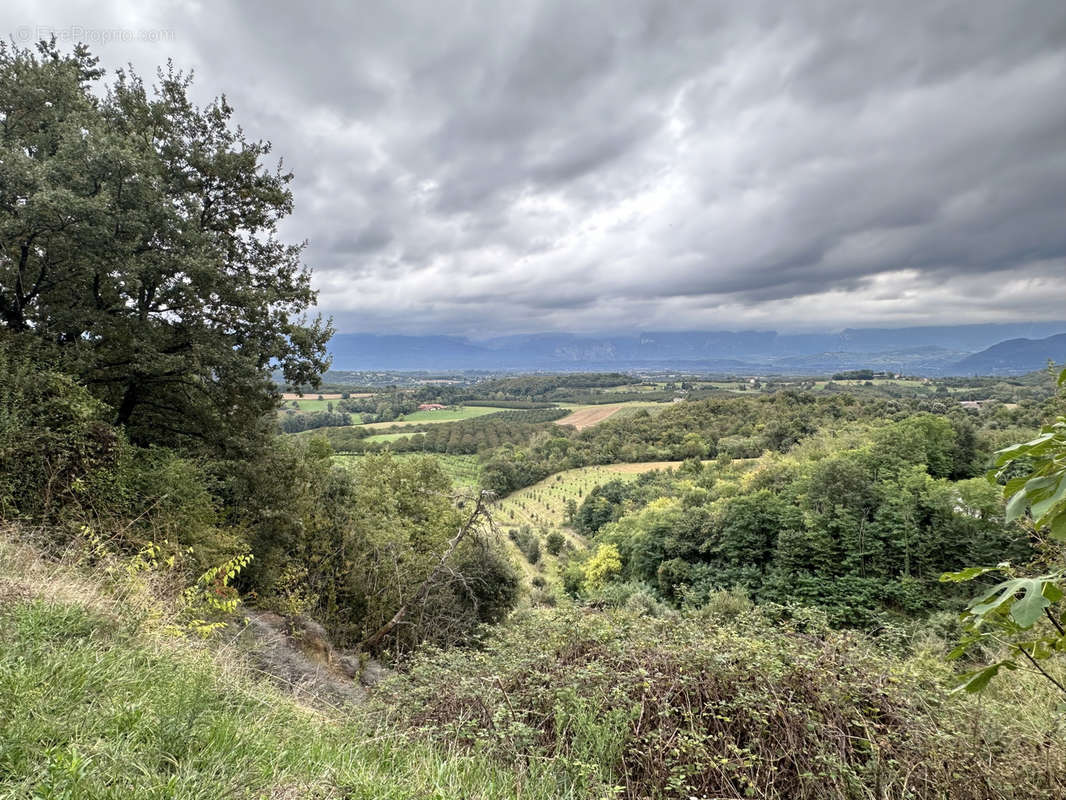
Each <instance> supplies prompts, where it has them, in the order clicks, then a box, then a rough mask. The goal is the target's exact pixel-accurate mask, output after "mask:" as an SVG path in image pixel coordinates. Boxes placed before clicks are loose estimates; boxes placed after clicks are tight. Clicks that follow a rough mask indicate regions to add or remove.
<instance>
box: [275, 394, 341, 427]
mask: <svg viewBox="0 0 1066 800" xmlns="http://www.w3.org/2000/svg"><path fill="white" fill-rule="evenodd" d="M341 402H343V401H341ZM351 424H352V415H351V414H347V413H345V412H343V411H311V412H306V413H303V414H297V413H296V412H295V411H292V410H286V411H283V412H282V414H281V416H280V418H279V419H278V427H279V428H281V431H282V433H300V432H301V431H309V430H314V429H315V428H328V427H330V426H342V425H351Z"/></svg>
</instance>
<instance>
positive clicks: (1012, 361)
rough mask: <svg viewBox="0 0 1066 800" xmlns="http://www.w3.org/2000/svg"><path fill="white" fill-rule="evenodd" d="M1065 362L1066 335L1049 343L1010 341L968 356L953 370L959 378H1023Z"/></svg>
mask: <svg viewBox="0 0 1066 800" xmlns="http://www.w3.org/2000/svg"><path fill="white" fill-rule="evenodd" d="M1049 360H1050V361H1054V362H1055V363H1056V364H1062V363H1063V362H1066V333H1060V334H1058V335H1056V336H1049V337H1047V338H1046V339H1008V340H1007V341H1005V342H999V343H998V344H994V345H992V346H991V347H989V348H987V349H986V350H982V351H981V352H980V353H974V354H973V355H971V356H967V357H966V358H964V359H962V360H961V361H959V362H958V363H956V364H955V365H954V366H953V367H952V368H951V369H952V372H953V373H954V374H956V375H1022V374H1024V373H1026V372H1033V371H1035V370H1039V369H1043V368H1044V367H1046V366H1047V363H1048V361H1049Z"/></svg>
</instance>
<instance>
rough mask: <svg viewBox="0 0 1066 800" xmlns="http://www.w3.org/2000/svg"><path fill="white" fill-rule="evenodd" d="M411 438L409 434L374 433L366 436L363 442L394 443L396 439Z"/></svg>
mask: <svg viewBox="0 0 1066 800" xmlns="http://www.w3.org/2000/svg"><path fill="white" fill-rule="evenodd" d="M408 436H411V434H410V433H375V434H374V435H373V436H367V437H366V438H365V439H363V441H364V442H394V441H396V440H397V439H406V438H407V437H408Z"/></svg>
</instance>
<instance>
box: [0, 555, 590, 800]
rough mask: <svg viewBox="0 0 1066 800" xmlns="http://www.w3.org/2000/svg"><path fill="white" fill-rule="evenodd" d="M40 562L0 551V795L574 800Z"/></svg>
mask: <svg viewBox="0 0 1066 800" xmlns="http://www.w3.org/2000/svg"><path fill="white" fill-rule="evenodd" d="M42 563H43V562H40V561H35V560H34V559H33V558H32V557H27V555H26V553H25V551H24V550H21V549H19V548H14V547H12V546H11V545H10V544H8V543H6V542H5V543H0V797H2V798H5V799H6V798H26V800H30V798H55V799H56V800H59V799H60V798H63V799H64V800H101V799H103V798H114V799H115V800H119V798H122V799H123V800H125V799H126V798H183V799H184V798H188V799H189V800H192V799H193V798H196V800H201V799H202V798H223V797H225V798H279V799H280V798H293V799H294V800H295V798H341V797H344V798H366V799H367V800H370V798H375V800H377V799H378V798H395V799H396V800H400V798H403V799H404V800H407V799H408V798H413V797H427V798H429V797H432V798H456V799H458V798H486V799H487V798H517V797H523V798H534V799H535V798H545V799H547V798H554V797H568V796H569V797H576V795H575V794H573V791H574V790H573V787H572V786H568V785H567V782H566V781H565V779H562V778H560V777H559V776H556V775H555V774H553V772H552V770H551V766H550V765H538V764H532V765H529V766H528V767H527V768H524V769H523V770H518V771H516V770H514V769H512V768H510V767H509V766H508V765H506V764H503V763H501V762H499V761H496V760H493V759H492V758H490V757H488V756H480V755H477V754H471V753H468V752H455V751H454V750H450V749H449V748H448V747H446V746H441V745H436V744H431V743H427V742H424V741H414V740H410V739H408V738H407V736H406V735H405V734H403V733H396V732H391V733H390V732H381V731H378V732H377V733H375V734H373V735H371V734H369V733H368V731H367V729H366V727H365V726H363V725H362V724H360V723H357V722H355V721H353V720H351V719H350V718H345V717H343V716H340V715H333V714H325V713H323V712H321V711H316V710H312V709H309V708H307V707H304V706H301V705H299V704H297V703H296V702H294V701H293V700H292V699H291V698H289V697H287V696H285V695H282V694H280V693H279V692H278V691H276V690H275V689H273V688H272V687H271V686H269V685H268V684H266V683H265V682H263V681H260V680H258V679H257V678H256V676H255V675H254V674H252V673H251V672H250V671H249V669H248V668H246V667H245V666H243V663H242V661H241V659H240V658H239V656H238V654H237V653H236V652H234V651H233V650H232V649H229V648H225V647H222V648H219V647H218V643H215V644H214V645H212V646H204V645H197V644H196V643H194V642H190V641H187V640H184V639H174V638H172V637H166V636H163V635H162V634H160V633H159V632H158V631H159V630H161V628H160V626H159V625H158V624H155V623H157V622H158V617H159V616H160V615H162V614H165V609H163V608H160V607H155V608H154V609H152V608H148V607H147V606H145V605H141V604H140V603H139V602H138V601H137V597H139V596H140V593H139V592H137V591H133V592H126V593H123V594H119V595H112V594H109V593H103V592H100V591H99V587H98V586H97V585H95V584H94V583H93V582H89V581H85V580H83V579H81V578H80V577H79V576H78V575H77V573H76V571H72V570H68V569H60V568H54V569H48V568H47V567H43V566H42ZM153 620H154V621H155V622H153Z"/></svg>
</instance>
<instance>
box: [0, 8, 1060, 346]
mask: <svg viewBox="0 0 1066 800" xmlns="http://www.w3.org/2000/svg"><path fill="white" fill-rule="evenodd" d="M0 22H2V23H4V27H6V28H7V29H9V30H12V31H13V30H15V29H16V28H18V27H19V26H21V25H24V24H53V25H63V24H79V25H82V26H85V27H89V26H92V25H96V26H98V27H100V28H105V27H110V28H163V29H171V30H173V31H174V37H173V40H172V41H170V42H164V43H163V44H159V43H156V44H151V45H148V44H144V43H136V42H134V43H122V42H114V43H111V44H108V45H102V46H101V47H100V48H98V50H99V54H100V55H101V57H102V59H103V62H104V64H105V65H106V66H108V67H116V66H119V65H121V64H124V63H125V62H127V61H132V62H133V63H134V66H135V67H136V68H137V69H138V70H139V71H140V72H141V73H142V74H147V75H151V73H152V71H153V70H154V68H155V66H156V65H157V64H160V63H163V62H164V61H165V60H166V58H167V57H170V56H173V57H174V59H175V62H176V63H177V64H178V65H179V66H181V67H193V68H195V69H196V72H197V83H196V91H197V92H199V93H200V95H199V96H200V97H201V99H204V100H206V99H207V98H209V97H210V96H212V95H214V94H217V93H220V92H225V93H226V94H227V96H228V97H229V98H230V100H231V102H232V103H233V104H234V106H235V107H236V109H237V118H238V120H239V121H240V122H241V123H242V124H243V125H244V127H245V128H246V130H247V131H248V133H249V134H250V135H252V136H255V137H261V138H269V139H271V140H272V141H273V142H274V145H275V154H276V155H280V156H284V158H285V161H286V165H287V166H288V167H289V168H290V169H292V171H293V172H294V173H295V175H296V179H295V183H294V190H295V193H296V212H295V214H294V216H293V217H292V218H291V219H290V220H288V221H287V222H286V226H285V232H286V234H287V235H288V236H290V237H291V238H292V239H294V240H303V239H308V240H310V242H311V244H310V247H309V248H308V250H307V253H306V256H307V260H308V263H309V264H310V265H311V266H312V267H313V268H314V269H315V270H316V272H315V283H316V285H317V286H318V287H319V288H320V291H321V295H320V304H321V307H322V310H323V311H324V312H326V313H332V314H334V315H335V316H336V318H337V320H338V323H339V326H340V327H341V329H342V330H374V331H382V332H387V331H393V332H408V331H409V332H426V331H430V330H436V331H441V332H457V333H471V332H474V331H476V332H481V333H490V332H491V333H505V332H513V331H537V330H586V331H588V330H596V329H605V330H620V329H623V328H626V327H657V328H658V329H666V328H693V327H711V328H713V327H728V326H735V327H753V326H756V327H776V328H779V329H809V328H811V327H818V326H824V325H836V324H839V325H848V324H863V325H874V324H877V325H880V324H916V323H927V324H935V323H943V322H954V321H960V322H961V321H967V322H973V321H981V320H984V319H987V320H1003V319H1007V318H1015V317H1020V316H1025V315H1030V314H1031V315H1036V316H1045V317H1048V316H1050V317H1054V318H1060V317H1061V316H1062V311H1061V309H1062V307H1063V303H1064V302H1066V280H1063V277H1062V276H1063V275H1066V103H1063V101H1062V98H1063V97H1064V96H1066V5H1064V4H1062V3H1055V2H1043V1H1041V0H1020V1H1019V2H1014V3H1003V2H1000V1H999V0H979V1H978V2H973V1H972V0H900V2H893V3H885V2H880V1H879V0H869V1H868V2H861V3H848V4H841V3H835V2H827V1H823V0H809V1H808V2H803V3H785V4H782V3H779V2H771V1H770V0H766V1H765V2H759V1H756V0H728V1H724V0H723V1H716V2H681V1H680V0H659V1H658V2H655V1H653V0H599V1H598V2H590V3H581V4H576V3H572V2H566V0H520V1H519V0H516V1H515V2H508V3H496V2H490V0H471V2H463V3H458V4H453V3H438V2H431V1H430V0H425V1H424V2H396V3H371V2H358V3H341V2H322V3H313V4H306V5H303V6H299V5H294V4H291V3H286V2H282V1H281V0H271V1H270V2H266V3H252V2H250V1H249V2H235V3H229V4H205V3H198V2H188V3H182V2H170V3H162V4H159V5H153V6H148V7H145V6H143V4H142V5H137V4H134V3H133V2H132V0H105V2H102V3H99V2H97V3H89V2H87V1H83V0H66V1H64V0H53V1H52V2H30V0H12V2H10V3H8V4H5V7H4V8H3V9H2V10H0ZM914 287H920V288H921V292H920V294H919V295H918V296H915V295H914V294H912V293H909V290H910V289H912V288H914Z"/></svg>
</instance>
